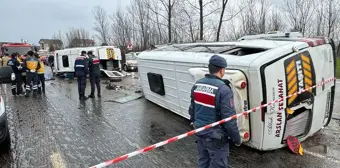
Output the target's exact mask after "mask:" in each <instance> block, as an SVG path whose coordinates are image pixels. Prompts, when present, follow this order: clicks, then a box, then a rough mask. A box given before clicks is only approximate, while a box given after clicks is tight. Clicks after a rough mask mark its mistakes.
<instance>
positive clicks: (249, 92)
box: [138, 33, 336, 150]
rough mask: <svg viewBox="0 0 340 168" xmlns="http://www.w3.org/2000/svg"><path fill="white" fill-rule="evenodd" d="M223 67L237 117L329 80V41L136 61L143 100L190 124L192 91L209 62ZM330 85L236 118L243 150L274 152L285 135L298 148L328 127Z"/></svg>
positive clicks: (206, 47) (259, 43) (170, 49)
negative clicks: (217, 59) (218, 60)
mask: <svg viewBox="0 0 340 168" xmlns="http://www.w3.org/2000/svg"><path fill="white" fill-rule="evenodd" d="M215 54H217V55H220V56H222V57H224V58H225V59H226V60H227V64H228V67H227V69H226V75H225V76H224V78H226V79H229V80H230V82H231V83H232V84H233V88H234V89H233V91H234V99H235V102H236V103H235V104H236V111H237V113H241V112H243V111H245V110H248V109H250V108H254V107H257V106H259V105H261V104H265V103H267V102H271V101H273V100H276V99H279V98H282V97H283V96H287V95H291V94H293V93H295V92H298V91H299V90H300V89H305V88H309V87H311V86H313V85H315V84H317V83H319V82H322V81H323V80H327V79H329V78H334V77H335V64H336V60H335V50H334V42H333V40H331V39H328V38H323V37H320V38H298V37H289V33H288V34H287V33H285V35H284V36H283V37H275V38H273V37H268V38H266V37H265V35H263V36H262V37H261V39H258V38H255V39H245V40H242V41H237V42H214V43H192V44H178V45H169V46H165V47H162V48H158V49H155V50H151V51H146V52H142V53H141V54H139V56H138V69H139V74H140V80H141V84H142V88H143V92H144V95H145V98H146V99H148V100H150V101H152V102H154V103H156V104H158V105H160V106H162V107H164V108H166V109H169V110H170V111H172V112H174V113H177V114H178V115H181V116H183V117H185V118H188V119H189V114H188V107H189V103H190V90H191V87H192V86H193V84H194V83H195V81H197V80H198V79H199V78H202V77H203V76H204V74H206V73H208V68H207V67H208V60H209V58H210V57H211V56H212V55H215ZM334 92H335V82H329V83H327V84H325V85H323V86H322V87H317V88H315V89H313V90H310V91H309V92H304V93H302V94H300V95H298V96H292V97H290V98H289V99H285V100H284V101H283V102H279V103H276V104H272V105H271V106H268V107H266V108H263V109H262V110H258V111H256V112H254V113H251V114H250V115H248V116H243V117H241V118H239V119H238V125H239V129H240V134H241V137H243V142H244V144H246V145H248V146H250V147H253V148H256V149H259V150H272V149H277V148H281V147H284V146H285V145H286V138H287V136H289V135H292V136H296V137H298V138H299V140H300V141H303V140H305V139H306V138H307V137H309V136H312V135H313V134H314V133H315V132H317V131H318V130H320V129H322V128H323V127H325V126H327V125H328V123H329V122H330V120H331V116H332V110H333V102H334Z"/></svg>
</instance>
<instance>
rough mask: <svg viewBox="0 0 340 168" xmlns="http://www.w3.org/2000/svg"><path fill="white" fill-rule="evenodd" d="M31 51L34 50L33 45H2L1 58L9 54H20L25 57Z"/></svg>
mask: <svg viewBox="0 0 340 168" xmlns="http://www.w3.org/2000/svg"><path fill="white" fill-rule="evenodd" d="M29 50H32V45H30V44H27V43H2V45H1V52H0V56H2V55H4V54H5V53H8V54H9V55H11V54H12V53H15V52H18V53H19V54H20V55H25V54H27V52H28V51H29Z"/></svg>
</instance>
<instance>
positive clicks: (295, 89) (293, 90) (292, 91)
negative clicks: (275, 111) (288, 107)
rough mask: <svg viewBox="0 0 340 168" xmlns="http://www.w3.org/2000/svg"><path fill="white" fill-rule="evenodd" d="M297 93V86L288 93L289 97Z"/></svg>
mask: <svg viewBox="0 0 340 168" xmlns="http://www.w3.org/2000/svg"><path fill="white" fill-rule="evenodd" d="M296 91H297V86H296V85H294V86H293V87H292V89H290V90H289V91H288V95H291V94H293V93H295V92H296Z"/></svg>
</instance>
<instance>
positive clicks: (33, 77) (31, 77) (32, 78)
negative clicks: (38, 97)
mask: <svg viewBox="0 0 340 168" xmlns="http://www.w3.org/2000/svg"><path fill="white" fill-rule="evenodd" d="M26 75H27V76H26V92H27V93H30V92H31V82H33V85H32V90H33V92H37V91H38V74H37V73H36V72H27V73H26Z"/></svg>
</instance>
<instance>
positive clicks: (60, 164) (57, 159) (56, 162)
mask: <svg viewBox="0 0 340 168" xmlns="http://www.w3.org/2000/svg"><path fill="white" fill-rule="evenodd" d="M50 159H51V162H52V166H53V168H66V163H65V161H64V160H63V158H62V157H61V155H60V153H59V152H55V153H53V154H52V155H51V156H50Z"/></svg>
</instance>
